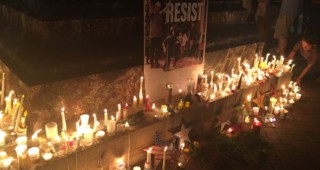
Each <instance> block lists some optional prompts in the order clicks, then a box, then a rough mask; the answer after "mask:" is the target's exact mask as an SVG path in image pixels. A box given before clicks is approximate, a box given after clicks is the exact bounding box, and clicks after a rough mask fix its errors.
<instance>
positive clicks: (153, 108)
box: [152, 103, 156, 112]
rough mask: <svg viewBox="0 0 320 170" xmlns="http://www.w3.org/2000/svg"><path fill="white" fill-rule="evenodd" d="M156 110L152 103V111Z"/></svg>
mask: <svg viewBox="0 0 320 170" xmlns="http://www.w3.org/2000/svg"><path fill="white" fill-rule="evenodd" d="M155 110H156V104H155V103H152V111H153V112H154V111H155Z"/></svg>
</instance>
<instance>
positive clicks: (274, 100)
mask: <svg viewBox="0 0 320 170" xmlns="http://www.w3.org/2000/svg"><path fill="white" fill-rule="evenodd" d="M276 103H277V99H276V98H274V97H271V98H270V103H269V109H270V111H271V113H272V112H273V109H274V105H275V104H276Z"/></svg>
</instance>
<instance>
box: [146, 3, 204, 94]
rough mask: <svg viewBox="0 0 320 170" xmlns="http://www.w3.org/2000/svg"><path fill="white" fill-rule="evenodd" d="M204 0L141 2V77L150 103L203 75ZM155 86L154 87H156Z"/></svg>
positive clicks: (175, 91) (183, 87) (182, 87)
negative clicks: (142, 41) (142, 22)
mask: <svg viewBox="0 0 320 170" xmlns="http://www.w3.org/2000/svg"><path fill="white" fill-rule="evenodd" d="M207 8H208V2H207V0H145V1H144V74H145V77H146V81H145V83H146V93H148V94H149V96H150V100H157V99H161V98H163V96H162V95H163V94H164V93H165V90H166V89H165V87H166V84H167V83H168V82H170V83H172V84H174V88H173V93H174V94H175V93H177V92H178V89H182V90H183V89H185V83H186V80H187V79H188V78H193V79H196V78H197V76H198V74H202V73H203V63H204V54H205V40H206V27H207V25H206V24H207V23H206V22H207ZM155 85H156V87H155Z"/></svg>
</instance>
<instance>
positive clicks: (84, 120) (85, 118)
mask: <svg viewBox="0 0 320 170" xmlns="http://www.w3.org/2000/svg"><path fill="white" fill-rule="evenodd" d="M89 117H90V116H89V115H88V114H82V115H81V116H80V120H81V126H83V127H87V126H89Z"/></svg>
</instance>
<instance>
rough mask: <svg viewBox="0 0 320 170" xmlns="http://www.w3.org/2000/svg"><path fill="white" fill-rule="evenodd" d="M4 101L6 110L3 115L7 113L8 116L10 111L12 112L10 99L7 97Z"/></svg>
mask: <svg viewBox="0 0 320 170" xmlns="http://www.w3.org/2000/svg"><path fill="white" fill-rule="evenodd" d="M4 100H5V101H6V109H5V113H7V114H8V115H11V114H12V113H11V111H12V106H11V97H9V96H7V97H6V98H5V99H4Z"/></svg>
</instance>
